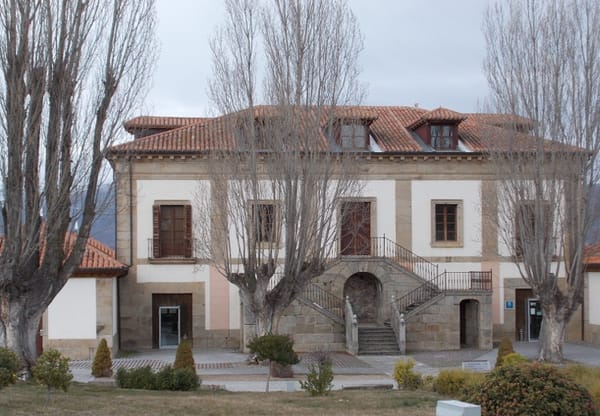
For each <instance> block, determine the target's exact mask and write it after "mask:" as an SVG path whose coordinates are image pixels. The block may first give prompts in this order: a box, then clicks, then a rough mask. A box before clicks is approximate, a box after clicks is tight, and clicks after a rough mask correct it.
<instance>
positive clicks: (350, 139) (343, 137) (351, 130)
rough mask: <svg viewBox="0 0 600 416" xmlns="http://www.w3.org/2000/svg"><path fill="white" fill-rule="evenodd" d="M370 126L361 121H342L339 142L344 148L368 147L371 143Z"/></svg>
mask: <svg viewBox="0 0 600 416" xmlns="http://www.w3.org/2000/svg"><path fill="white" fill-rule="evenodd" d="M368 139H369V136H368V128H367V126H366V124H364V123H362V122H360V121H341V122H340V125H339V131H338V140H337V141H338V144H339V145H340V147H341V148H342V149H350V150H351V149H366V148H367V146H368V144H369V141H368Z"/></svg>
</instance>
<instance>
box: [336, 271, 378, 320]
mask: <svg viewBox="0 0 600 416" xmlns="http://www.w3.org/2000/svg"><path fill="white" fill-rule="evenodd" d="M380 294H381V283H380V282H379V279H377V278H376V277H375V276H373V275H372V274H371V273H355V274H353V275H352V276H350V277H349V278H348V280H346V283H345V284H344V299H345V298H346V296H348V297H349V298H350V304H351V305H352V309H353V310H354V314H355V315H356V318H357V319H358V322H359V323H375V322H377V318H378V316H379V313H378V310H379V302H380Z"/></svg>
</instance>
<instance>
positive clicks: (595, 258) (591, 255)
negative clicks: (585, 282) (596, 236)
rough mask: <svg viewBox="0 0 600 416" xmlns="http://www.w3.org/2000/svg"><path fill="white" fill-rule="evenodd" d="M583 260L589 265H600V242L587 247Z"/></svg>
mask: <svg viewBox="0 0 600 416" xmlns="http://www.w3.org/2000/svg"><path fill="white" fill-rule="evenodd" d="M583 261H584V263H585V264H587V265H588V266H591V265H594V266H600V243H597V244H593V245H591V246H588V247H586V248H585V253H584V259H583Z"/></svg>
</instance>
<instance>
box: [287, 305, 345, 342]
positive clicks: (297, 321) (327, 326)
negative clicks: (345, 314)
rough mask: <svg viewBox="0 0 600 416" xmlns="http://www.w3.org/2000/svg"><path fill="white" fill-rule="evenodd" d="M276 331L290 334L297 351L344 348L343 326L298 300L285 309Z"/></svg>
mask: <svg viewBox="0 0 600 416" xmlns="http://www.w3.org/2000/svg"><path fill="white" fill-rule="evenodd" d="M277 332H278V333H279V334H290V335H291V336H292V337H293V339H294V350H295V351H297V352H312V351H345V349H346V344H345V335H344V327H343V326H342V325H340V324H337V323H335V322H333V321H332V320H331V319H329V318H326V317H325V316H323V315H322V314H320V313H319V312H317V311H315V310H314V309H312V308H310V307H308V306H306V305H303V304H302V303H300V302H298V301H295V302H293V303H292V304H291V305H290V306H289V307H288V308H287V309H286V311H285V313H284V315H283V316H282V317H281V319H280V321H279V325H278V331H277Z"/></svg>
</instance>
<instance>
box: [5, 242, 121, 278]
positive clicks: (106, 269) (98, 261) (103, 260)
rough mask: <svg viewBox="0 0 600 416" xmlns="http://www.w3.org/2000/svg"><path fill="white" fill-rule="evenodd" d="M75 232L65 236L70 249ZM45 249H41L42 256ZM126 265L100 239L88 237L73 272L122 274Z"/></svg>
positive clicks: (77, 273)
mask: <svg viewBox="0 0 600 416" xmlns="http://www.w3.org/2000/svg"><path fill="white" fill-rule="evenodd" d="M76 238H77V236H76V234H72V233H69V234H67V236H66V238H65V247H66V248H67V249H70V248H71V247H72V246H73V244H74V243H75V239H76ZM3 249H4V236H0V252H1V251H2V250H3ZM44 252H45V250H43V249H42V256H43V255H44ZM127 269H128V266H127V265H126V264H124V263H121V262H120V261H118V260H117V259H116V255H115V252H114V250H112V249H111V248H110V247H108V246H107V245H105V244H102V243H101V242H100V241H98V240H95V239H93V238H92V237H90V238H88V241H87V244H86V246H85V252H84V253H83V257H82V259H81V264H80V266H79V267H78V268H77V269H76V270H75V272H74V273H73V275H74V276H87V275H98V274H101V275H105V276H115V277H119V276H123V275H125V274H126V273H127Z"/></svg>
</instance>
